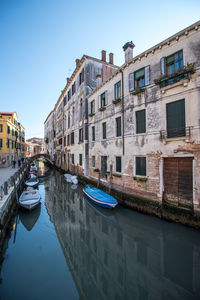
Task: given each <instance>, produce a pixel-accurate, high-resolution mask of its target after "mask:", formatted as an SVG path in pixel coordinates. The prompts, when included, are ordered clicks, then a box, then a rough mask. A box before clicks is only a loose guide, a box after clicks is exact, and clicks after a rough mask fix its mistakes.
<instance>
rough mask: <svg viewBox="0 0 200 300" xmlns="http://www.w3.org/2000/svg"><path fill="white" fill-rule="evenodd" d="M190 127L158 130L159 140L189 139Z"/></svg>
mask: <svg viewBox="0 0 200 300" xmlns="http://www.w3.org/2000/svg"><path fill="white" fill-rule="evenodd" d="M190 136H191V127H180V128H173V129H168V130H160V140H166V139H169V138H176V137H190Z"/></svg>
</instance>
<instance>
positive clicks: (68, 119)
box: [68, 112, 70, 128]
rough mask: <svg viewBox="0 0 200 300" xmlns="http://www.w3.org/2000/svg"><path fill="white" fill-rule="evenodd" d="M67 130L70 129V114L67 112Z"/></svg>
mask: <svg viewBox="0 0 200 300" xmlns="http://www.w3.org/2000/svg"><path fill="white" fill-rule="evenodd" d="M68 128H70V112H68Z"/></svg>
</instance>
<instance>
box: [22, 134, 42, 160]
mask: <svg viewBox="0 0 200 300" xmlns="http://www.w3.org/2000/svg"><path fill="white" fill-rule="evenodd" d="M40 153H44V139H42V138H31V139H28V140H27V141H26V142H25V150H24V154H25V156H26V157H30V156H32V155H35V154H40Z"/></svg>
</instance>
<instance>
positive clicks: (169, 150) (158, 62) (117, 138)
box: [88, 22, 200, 209]
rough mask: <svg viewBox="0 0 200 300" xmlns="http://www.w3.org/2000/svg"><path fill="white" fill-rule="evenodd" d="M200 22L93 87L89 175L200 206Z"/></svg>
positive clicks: (128, 59) (128, 53)
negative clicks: (95, 87)
mask: <svg viewBox="0 0 200 300" xmlns="http://www.w3.org/2000/svg"><path fill="white" fill-rule="evenodd" d="M199 47H200V22H197V23H195V24H193V25H191V26H190V27H188V28H186V29H184V30H182V31H180V32H178V33H177V34H175V35H173V36H172V37H170V38H168V39H166V40H165V41H163V42H161V43H159V44H158V45H156V46H154V47H152V48H151V49H148V50H147V51H145V52H143V53H141V54H140V55H138V56H136V57H133V48H134V44H133V43H132V42H129V43H127V44H125V45H124V47H123V48H124V52H125V63H124V64H123V65H122V66H121V67H120V68H119V69H118V70H117V71H116V73H115V74H114V75H113V76H111V77H110V78H109V79H108V80H107V81H106V82H105V83H103V84H102V85H100V86H99V87H98V88H97V89H96V90H95V91H93V92H92V93H90V95H88V105H89V141H90V142H89V170H90V173H89V177H90V178H91V179H93V180H96V181H97V180H98V178H99V172H100V178H101V182H102V183H103V184H104V185H107V186H111V187H112V188H114V189H116V190H121V191H123V192H126V193H128V194H132V195H135V196H142V197H145V198H147V199H151V200H157V201H169V202H170V201H172V202H173V203H177V204H178V205H184V206H185V205H186V206H189V207H194V208H195V209H198V207H199V204H200V203H199V202H200V184H199V182H200V154H199V153H200V125H199V120H200V110H199V107H200V52H199Z"/></svg>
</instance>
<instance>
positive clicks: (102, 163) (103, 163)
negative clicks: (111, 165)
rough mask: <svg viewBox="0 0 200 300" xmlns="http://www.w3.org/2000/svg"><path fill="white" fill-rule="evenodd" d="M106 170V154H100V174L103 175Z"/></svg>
mask: <svg viewBox="0 0 200 300" xmlns="http://www.w3.org/2000/svg"><path fill="white" fill-rule="evenodd" d="M106 172H107V156H101V174H102V176H103V177H104V175H105V174H106Z"/></svg>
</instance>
